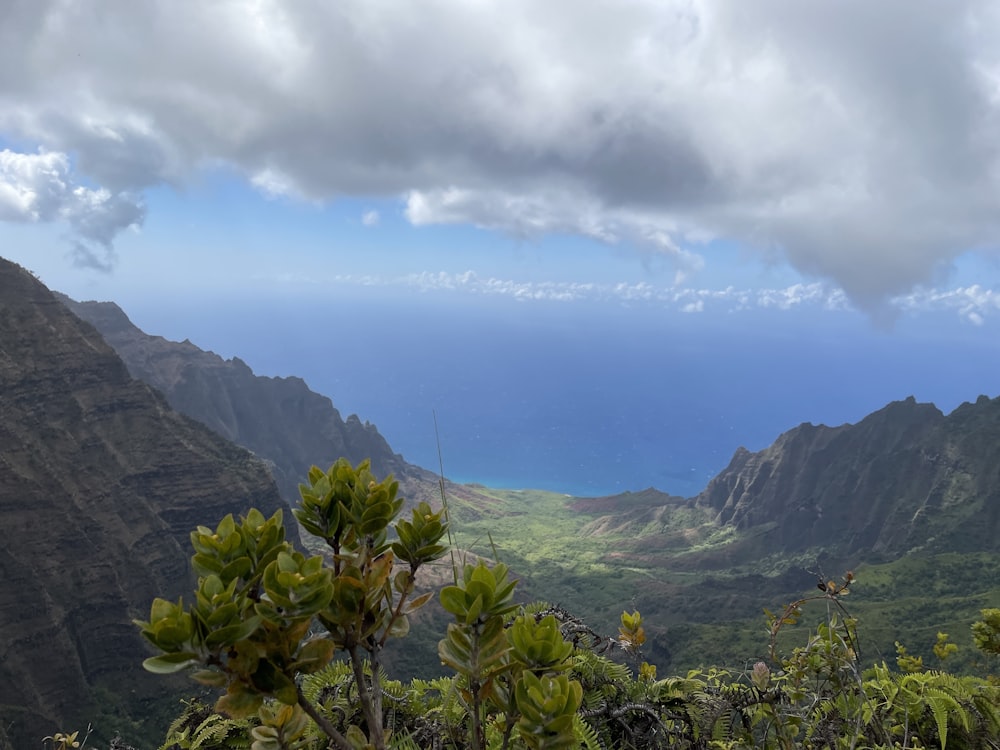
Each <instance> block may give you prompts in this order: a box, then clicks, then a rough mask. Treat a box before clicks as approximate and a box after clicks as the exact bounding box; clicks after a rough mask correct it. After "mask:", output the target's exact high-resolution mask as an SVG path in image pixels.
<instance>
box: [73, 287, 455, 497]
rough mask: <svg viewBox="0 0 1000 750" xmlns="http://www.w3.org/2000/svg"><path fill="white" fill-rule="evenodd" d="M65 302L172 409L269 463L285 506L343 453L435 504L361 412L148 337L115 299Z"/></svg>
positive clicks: (425, 478) (423, 475)
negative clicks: (314, 471)
mask: <svg viewBox="0 0 1000 750" xmlns="http://www.w3.org/2000/svg"><path fill="white" fill-rule="evenodd" d="M61 299H62V300H63V302H64V303H65V304H66V305H67V306H68V307H69V308H70V309H71V310H72V311H73V312H74V313H76V314H77V315H78V316H80V317H81V318H82V319H84V320H86V321H88V322H89V323H91V324H92V325H93V326H94V327H95V328H97V330H98V331H100V333H101V334H102V335H103V336H104V338H105V340H106V341H107V342H108V343H109V344H110V345H111V346H112V347H113V348H114V349H115V351H116V352H117V353H118V355H119V356H120V357H121V358H122V359H123V360H124V362H125V364H126V365H127V366H128V368H129V372H130V373H131V374H132V375H133V377H136V378H139V379H140V380H143V381H144V382H146V383H148V384H149V385H151V386H153V387H154V388H156V389H157V390H159V391H161V392H162V393H163V394H164V395H165V396H166V398H167V401H168V402H169V403H170V405H171V407H173V408H174V409H176V410H177V411H179V412H181V413H182V414H186V415H187V416H189V417H191V418H192V419H196V420H198V421H199V422H201V423H202V424H204V425H206V426H207V427H209V428H210V429H212V430H214V431H215V432H217V433H219V434H220V435H222V436H223V437H225V438H227V439H229V440H232V441H233V442H235V443H237V444H239V445H242V446H244V447H246V448H248V449H250V450H251V451H253V452H254V453H255V454H257V455H258V456H260V457H262V458H264V459H266V460H267V461H268V462H269V463H270V464H271V468H272V471H273V473H274V477H275V481H276V482H277V484H278V488H279V489H280V490H281V494H282V496H283V497H284V498H285V501H286V502H287V503H289V504H291V505H295V504H296V503H298V500H299V494H298V484H299V482H301V481H302V480H303V478H304V477H305V476H306V474H307V473H308V471H309V467H310V466H312V465H314V464H315V465H318V466H321V467H323V468H326V467H327V466H329V465H330V464H331V463H333V462H334V461H335V460H336V459H337V458H339V457H341V456H345V457H346V458H348V459H349V460H350V461H351V462H352V463H357V462H358V461H361V460H362V459H365V458H370V459H371V460H372V468H373V470H374V472H375V474H376V476H384V475H386V474H390V473H391V474H394V475H395V476H396V479H397V480H399V482H400V485H401V486H402V489H403V492H404V494H405V495H406V496H407V497H408V498H410V499H429V500H430V499H433V497H434V495H435V493H436V491H437V479H436V477H435V476H434V475H433V474H431V473H430V472H427V471H425V470H424V469H421V468H420V467H417V466H413V465H412V464H408V463H407V462H406V461H405V460H403V457H402V456H400V455H398V454H395V453H393V451H392V449H391V448H390V447H389V444H388V443H387V442H386V440H385V438H383V437H382V435H381V434H379V432H378V430H377V429H376V428H375V426H374V425H372V424H370V423H368V422H362V421H361V420H360V419H359V418H358V417H357V415H351V416H349V417H348V418H347V419H346V420H344V419H343V418H342V417H341V415H340V412H339V411H338V410H337V409H336V408H335V407H334V405H333V403H332V402H331V401H330V399H329V398H327V397H326V396H322V395H320V394H318V393H315V392H313V391H311V390H310V389H309V387H308V386H307V385H306V383H305V382H304V381H303V380H301V379H300V378H295V377H289V378H271V377H262V376H258V375H255V374H254V372H253V371H252V370H251V369H250V368H249V367H248V366H247V365H246V363H244V362H243V361H242V360H240V359H239V358H233V359H230V360H224V359H222V357H220V356H218V355H217V354H214V353H213V352H207V351H204V350H202V349H200V348H198V347H197V346H195V345H194V344H192V343H191V342H190V341H183V342H175V341H168V340H167V339H165V338H163V337H161V336H151V335H149V334H146V333H144V332H143V331H142V330H140V329H139V328H137V327H136V326H135V325H133V324H132V322H131V321H130V320H129V319H128V317H127V316H126V314H125V313H124V312H123V311H122V310H121V308H119V307H118V306H117V305H116V304H114V303H112V302H74V301H73V300H71V299H69V298H68V297H61Z"/></svg>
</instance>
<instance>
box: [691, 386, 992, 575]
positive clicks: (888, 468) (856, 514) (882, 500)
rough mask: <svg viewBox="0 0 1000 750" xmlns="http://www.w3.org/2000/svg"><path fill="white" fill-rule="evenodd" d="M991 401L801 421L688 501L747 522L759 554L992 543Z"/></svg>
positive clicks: (910, 402) (987, 546) (912, 404)
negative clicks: (849, 420) (836, 421)
mask: <svg viewBox="0 0 1000 750" xmlns="http://www.w3.org/2000/svg"><path fill="white" fill-rule="evenodd" d="M998 482H1000V399H994V400H990V399H988V398H986V397H985V396H984V397H981V398H980V399H979V400H978V401H977V402H976V403H975V404H964V405H962V406H961V407H959V408H958V409H956V410H955V411H954V412H952V413H951V414H949V415H947V416H945V415H943V414H942V413H941V412H940V411H939V410H938V409H937V408H936V407H935V406H934V405H932V404H919V403H917V402H916V401H915V400H914V399H913V398H912V397H911V398H908V399H906V400H905V401H898V402H895V403H892V404H889V405H888V406H886V407H884V408H883V409H880V410H879V411H877V412H874V413H873V414H870V415H868V416H867V417H865V418H864V419H863V420H862V421H860V422H858V423H857V424H855V425H849V424H848V425H842V426H839V427H825V426H814V425H811V424H803V425H800V426H799V427H796V428H794V429H792V430H790V431H788V432H786V433H784V434H783V435H781V436H780V437H779V438H778V439H777V440H776V441H775V442H774V444H773V445H771V446H769V447H768V448H766V449H764V450H762V451H760V452H758V453H751V452H749V451H747V450H745V449H740V450H738V451H737V452H736V454H735V455H734V456H733V459H732V461H731V462H730V464H729V466H728V467H726V469H724V470H723V471H722V472H720V473H719V475H718V476H716V477H715V478H714V479H712V481H711V482H710V483H709V484H708V486H707V487H706V488H705V490H704V491H703V492H702V493H701V494H699V495H698V496H697V497H696V498H695V499H694V502H695V504H696V505H697V506H698V507H701V508H703V509H706V510H710V511H711V512H712V513H713V514H714V517H715V519H716V521H717V522H718V523H720V524H729V525H733V526H735V527H736V528H737V529H740V530H751V529H758V530H760V531H761V532H762V533H760V534H758V535H756V537H755V538H756V540H757V541H756V545H757V546H756V549H755V551H756V552H758V553H762V554H766V553H767V552H768V551H772V552H773V551H780V552H786V553H787V552H794V551H796V550H803V549H808V548H824V549H826V550H828V551H829V552H831V553H833V554H835V555H837V556H851V555H857V554H859V553H864V557H865V559H866V560H868V561H873V560H877V559H890V558H892V557H894V556H898V555H901V554H905V553H906V552H908V551H911V550H913V549H915V548H918V547H923V546H927V547H928V548H929V549H931V550H932V549H940V550H947V549H961V550H963V551H974V550H979V549H981V550H992V549H996V548H997V544H998V542H997V539H998V536H997V532H998V531H1000V526H998V513H1000V497H998V492H1000V483H998Z"/></svg>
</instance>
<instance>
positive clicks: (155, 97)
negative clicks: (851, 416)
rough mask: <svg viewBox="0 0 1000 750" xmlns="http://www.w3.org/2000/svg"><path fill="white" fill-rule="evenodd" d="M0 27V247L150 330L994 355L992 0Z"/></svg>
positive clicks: (805, 1)
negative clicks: (450, 325) (625, 338)
mask: <svg viewBox="0 0 1000 750" xmlns="http://www.w3.org/2000/svg"><path fill="white" fill-rule="evenodd" d="M0 10H2V13H3V18H4V22H3V24H2V25H0V254H2V255H3V256H5V257H7V258H9V259H11V260H14V261H16V262H18V263H21V264H22V265H24V266H26V267H28V268H30V269H32V270H33V271H35V272H36V273H37V274H38V275H39V276H40V278H41V279H42V280H43V281H44V282H45V283H46V284H48V285H49V286H50V287H52V288H55V289H58V290H60V291H64V292H66V293H68V294H70V295H71V296H74V297H76V298H78V299H112V300H115V301H117V302H119V304H122V306H123V307H125V308H126V310H127V311H128V312H129V313H130V314H133V317H134V318H135V317H136V316H138V318H139V319H138V320H137V322H138V323H140V324H143V323H148V324H150V325H152V324H155V325H159V326H161V329H160V330H153V331H151V332H153V333H163V334H164V335H176V336H177V337H178V338H191V339H192V340H194V341H195V343H199V341H200V340H199V335H200V334H201V331H200V330H192V331H191V332H190V333H181V332H180V331H175V330H173V329H172V328H171V326H170V320H171V317H172V315H174V316H175V317H177V316H179V317H183V315H181V313H182V311H183V310H184V309H185V308H189V307H191V306H192V305H194V304H195V302H198V303H199V304H200V303H204V302H206V301H208V300H215V301H218V300H223V301H225V303H226V304H227V305H230V306H231V307H233V308H240V307H241V306H243V307H246V308H247V309H250V308H253V309H256V310H259V309H260V308H261V307H262V306H263V307H266V305H267V304H269V303H270V302H269V301H274V300H280V301H282V302H287V301H289V300H298V301H299V303H300V304H304V305H308V304H312V303H315V302H316V300H319V299H323V298H327V297H330V296H337V297H338V298H351V299H357V300H358V301H359V305H363V304H369V305H370V304H376V303H378V304H383V305H393V304H397V305H402V304H403V302H402V300H406V299H411V298H412V295H424V296H425V297H427V296H430V297H433V298H434V299H436V300H437V301H438V302H439V303H440V304H441V305H443V306H449V305H450V306H452V308H453V309H454V311H455V313H454V314H455V315H456V316H461V314H462V309H463V307H465V308H468V307H469V306H473V305H487V306H490V305H492V306H494V307H495V308H496V309H498V310H502V309H503V308H502V306H503V305H505V304H509V305H513V304H517V305H520V306H522V307H523V306H524V305H531V304H537V303H540V302H545V303H549V302H554V303H562V304H564V305H565V306H567V309H573V306H577V307H579V308H581V309H582V308H584V307H585V308H587V309H588V310H589V311H593V310H595V309H600V308H601V306H610V307H615V308H619V307H622V306H625V307H629V306H633V307H635V306H639V307H643V306H645V307H643V309H647V308H648V309H650V310H653V311H655V314H656V315H662V316H664V318H665V319H669V320H670V321H671V325H680V326H684V327H686V328H688V329H690V330H697V328H698V326H700V325H703V324H704V323H703V322H702V321H703V320H705V319H707V318H709V317H712V316H716V317H717V316H719V315H723V316H732V319H736V318H738V317H740V316H744V315H750V314H752V313H753V312H754V311H761V310H765V311H772V312H774V313H775V315H774V316H772V317H770V318H768V320H769V321H770V322H769V323H768V325H769V326H775V327H779V328H780V327H782V326H787V327H788V330H789V331H797V332H798V333H797V334H796V335H808V333H807V332H806V333H803V330H804V329H803V326H804V325H805V323H804V321H818V320H822V319H826V318H828V317H829V316H852V319H853V318H858V319H863V320H864V325H866V326H869V327H870V328H871V329H872V330H875V331H880V332H881V333H880V334H879V335H884V336H886V337H890V338H891V337H893V336H898V335H902V334H900V333H898V332H899V331H901V330H905V331H907V333H906V335H907V336H913V335H914V333H913V331H914V330H917V331H919V330H920V329H921V328H922V327H926V328H927V329H928V330H931V329H933V330H934V331H935V334H934V335H935V336H940V331H941V330H943V329H942V326H944V327H946V328H947V330H949V331H951V332H952V333H953V335H954V336H958V337H962V338H963V340H964V339H968V340H969V341H970V342H972V344H970V346H973V347H976V346H978V347H980V348H981V349H984V350H985V349H989V350H990V351H992V350H993V349H994V348H995V342H996V340H997V338H996V337H997V328H998V325H1000V324H998V307H1000V252H998V247H1000V44H998V41H1000V6H997V5H996V3H993V2H989V1H988V0H928V1H927V2H921V3H913V2H909V1H908V0H885V1H883V2H877V3H875V2H870V0H841V1H840V2H835V3H834V2H818V1H816V0H800V1H798V2H795V3H787V2H779V1H778V0H758V1H757V2H753V3H747V2H723V1H722V0H614V1H613V2H612V1H611V0H547V1H546V2H544V3H543V2H537V1H536V0H509V1H507V2H491V1H490V0H422V1H420V2H412V3H400V2H389V1H388V0H340V1H339V2H337V3H330V2H324V1H322V0H297V1H296V2H285V1H283V0H149V1H148V2H142V3H135V2H131V1H130V0H87V1H86V2H84V1H83V0H78V1H74V0H2V2H0ZM610 307H609V309H610ZM508 309H510V308H508ZM498 314H501V315H502V314H504V313H503V312H500V313H498ZM651 314H652V313H651ZM186 320H187V319H186ZM931 320H933V321H934V323H933V325H931V324H930V323H926V325H925V323H921V322H920V321H931ZM915 321H916V322H915ZM942 321H944V322H942ZM197 322H198V321H197V319H195V320H194V324H195V325H197ZM203 323H204V324H205V326H206V331H207V327H208V326H209V322H207V321H203ZM189 324H190V323H189ZM147 328H148V325H147ZM204 335H205V336H206V338H208V333H207V332H206V333H205V334H204ZM926 345H927V346H928V347H932V346H933V340H932V337H931V336H929V337H928V339H927V344H926ZM969 351H970V352H974V351H976V350H975V349H974V348H973V349H970V350H969ZM969 356H974V355H972V354H970V355H969ZM987 375H992V372H990V373H984V379H985V377H986V376H987ZM900 387H905V384H901V386H900ZM901 395H902V394H901ZM970 395H972V396H974V395H975V394H970Z"/></svg>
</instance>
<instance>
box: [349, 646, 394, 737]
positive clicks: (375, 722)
mask: <svg viewBox="0 0 1000 750" xmlns="http://www.w3.org/2000/svg"><path fill="white" fill-rule="evenodd" d="M347 652H348V653H349V654H350V655H351V669H352V670H353V671H354V682H355V683H356V684H357V686H358V699H359V701H360V703H361V712H362V713H363V714H364V715H365V722H366V723H367V724H368V739H369V740H370V741H371V743H372V744H373V745H374V746H375V750H385V736H384V734H383V732H382V710H381V709H382V700H381V690H380V686H379V685H378V684H377V682H378V665H377V664H375V663H374V662H373V663H372V687H373V688H374V692H375V695H373V694H372V692H373V691H372V689H371V688H369V687H368V681H367V680H366V679H365V665H364V662H363V661H362V660H361V650H360V649H359V648H358V647H357V646H356V645H350V646H348V647H347Z"/></svg>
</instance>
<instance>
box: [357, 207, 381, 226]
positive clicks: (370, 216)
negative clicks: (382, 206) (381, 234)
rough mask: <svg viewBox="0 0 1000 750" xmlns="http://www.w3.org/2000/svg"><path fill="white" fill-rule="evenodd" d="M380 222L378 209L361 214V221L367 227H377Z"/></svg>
mask: <svg viewBox="0 0 1000 750" xmlns="http://www.w3.org/2000/svg"><path fill="white" fill-rule="evenodd" d="M378 222H379V215H378V211H376V210H374V209H372V210H370V211H365V212H364V213H363V214H361V223H362V224H363V225H364V226H366V227H377V226H378Z"/></svg>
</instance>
